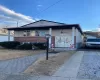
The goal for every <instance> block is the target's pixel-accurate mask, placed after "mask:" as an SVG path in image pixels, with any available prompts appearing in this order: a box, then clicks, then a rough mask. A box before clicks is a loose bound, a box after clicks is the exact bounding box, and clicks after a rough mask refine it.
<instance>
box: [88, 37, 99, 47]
mask: <svg viewBox="0 0 100 80" xmlns="http://www.w3.org/2000/svg"><path fill="white" fill-rule="evenodd" d="M86 47H94V48H100V39H97V38H96V39H87V40H86Z"/></svg>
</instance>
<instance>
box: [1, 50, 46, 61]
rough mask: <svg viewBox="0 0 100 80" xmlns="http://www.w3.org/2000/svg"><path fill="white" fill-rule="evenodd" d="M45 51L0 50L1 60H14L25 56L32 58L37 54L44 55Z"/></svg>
mask: <svg viewBox="0 0 100 80" xmlns="http://www.w3.org/2000/svg"><path fill="white" fill-rule="evenodd" d="M44 52H45V51H44V50H9V49H0V60H7V59H14V58H19V57H24V56H31V55H35V54H40V53H44Z"/></svg>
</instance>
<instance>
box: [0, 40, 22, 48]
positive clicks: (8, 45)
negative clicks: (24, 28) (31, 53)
mask: <svg viewBox="0 0 100 80" xmlns="http://www.w3.org/2000/svg"><path fill="white" fill-rule="evenodd" d="M18 45H20V42H17V41H5V42H0V46H2V47H4V48H7V49H15V48H16V46H18Z"/></svg>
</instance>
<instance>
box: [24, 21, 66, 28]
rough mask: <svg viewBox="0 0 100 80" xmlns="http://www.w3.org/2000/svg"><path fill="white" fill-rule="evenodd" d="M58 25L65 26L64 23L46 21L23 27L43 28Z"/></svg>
mask: <svg viewBox="0 0 100 80" xmlns="http://www.w3.org/2000/svg"><path fill="white" fill-rule="evenodd" d="M57 25H65V24H64V23H57V22H53V21H46V20H40V21H36V22H33V23H30V24H27V25H24V26H22V27H39V26H40V27H43V26H57Z"/></svg>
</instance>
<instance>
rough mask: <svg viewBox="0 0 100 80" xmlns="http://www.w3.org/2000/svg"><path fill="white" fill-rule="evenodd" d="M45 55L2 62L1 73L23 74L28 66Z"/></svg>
mask: <svg viewBox="0 0 100 80" xmlns="http://www.w3.org/2000/svg"><path fill="white" fill-rule="evenodd" d="M44 55H45V54H37V55H33V56H26V57H22V58H16V59H10V60H1V61H0V73H1V74H3V73H4V74H19V73H22V72H23V71H24V70H25V69H26V68H28V66H30V65H31V64H32V63H33V62H35V61H36V60H37V59H38V58H39V57H41V56H44Z"/></svg>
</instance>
